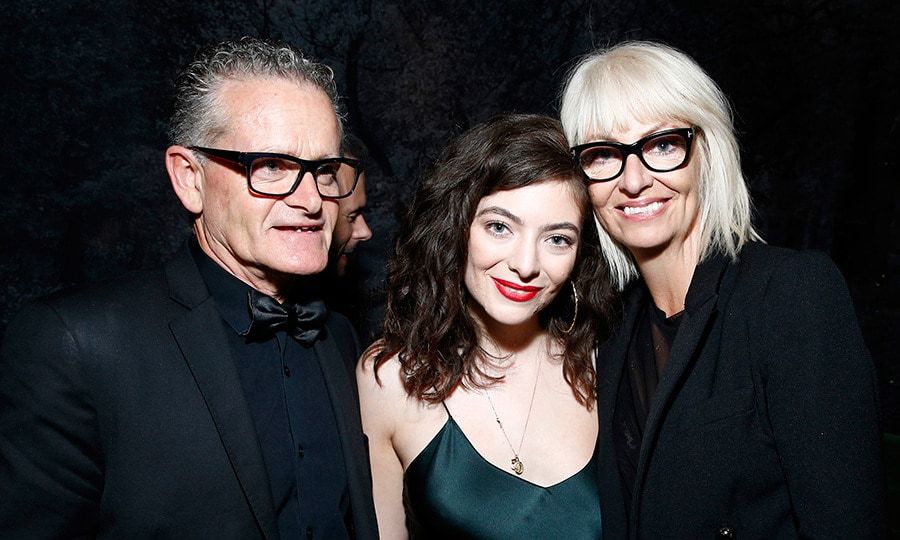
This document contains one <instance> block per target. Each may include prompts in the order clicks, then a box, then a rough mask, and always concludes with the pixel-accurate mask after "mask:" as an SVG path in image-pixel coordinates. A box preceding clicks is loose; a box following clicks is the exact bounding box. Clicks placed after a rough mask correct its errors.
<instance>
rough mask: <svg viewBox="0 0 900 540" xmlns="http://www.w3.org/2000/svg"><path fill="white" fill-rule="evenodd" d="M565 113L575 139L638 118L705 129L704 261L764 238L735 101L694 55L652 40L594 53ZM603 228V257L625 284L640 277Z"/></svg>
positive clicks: (571, 83)
mask: <svg viewBox="0 0 900 540" xmlns="http://www.w3.org/2000/svg"><path fill="white" fill-rule="evenodd" d="M560 116H561V120H562V124H563V128H564V130H565V132H566V137H567V138H568V141H569V145H570V146H575V145H578V144H582V143H585V142H590V141H596V140H603V139H607V138H609V136H610V134H611V133H613V132H614V131H621V130H626V129H628V127H629V125H630V124H632V123H637V122H640V123H652V122H659V121H674V122H678V123H683V124H686V125H687V126H696V127H698V128H700V130H699V136H698V137H697V139H696V140H695V148H694V154H693V157H692V158H691V159H700V191H699V193H700V245H701V252H700V261H702V260H704V259H705V258H706V257H707V256H708V255H709V254H711V253H716V252H721V253H725V254H727V255H728V256H729V257H731V259H732V260H733V259H736V258H737V255H738V252H740V250H741V247H743V245H744V243H745V242H748V241H750V240H762V239H761V238H760V236H759V234H757V232H756V231H755V230H754V229H753V225H752V224H751V222H750V214H751V210H752V209H751V202H750V193H749V191H748V190H747V184H746V182H745V180H744V175H743V173H742V172H741V158H740V152H739V150H738V144H737V139H736V138H735V135H734V126H733V122H732V115H731V107H730V106H729V105H728V100H727V98H726V97H725V95H724V94H723V93H722V90H721V89H720V88H719V86H718V85H717V84H716V83H715V82H714V81H713V80H712V79H711V78H710V77H709V75H707V74H706V72H705V71H703V69H702V68H701V67H700V66H699V65H697V63H696V62H695V61H694V60H693V59H691V58H690V57H689V56H688V55H686V54H684V53H683V52H681V51H679V50H677V49H674V48H672V47H669V46H666V45H662V44H659V43H652V42H646V41H629V42H624V43H620V44H618V45H615V46H613V47H611V48H609V49H605V50H600V51H596V52H593V53H591V54H588V55H587V56H585V57H584V58H582V59H581V60H580V61H579V62H578V64H577V65H576V66H575V68H574V69H573V70H572V71H571V74H570V75H569V77H568V81H567V82H566V85H565V87H564V89H563V94H562V107H561V110H560ZM623 142H630V141H623ZM613 181H614V182H615V181H616V180H613ZM597 227H598V229H599V232H600V241H601V244H602V246H603V256H604V257H605V258H606V260H607V262H608V263H609V267H610V274H611V277H612V279H613V282H614V284H615V286H616V288H618V289H619V290H621V289H623V288H624V287H625V286H626V285H627V284H628V283H629V282H630V281H631V280H632V279H634V278H636V277H638V270H637V267H636V266H635V263H634V259H633V258H632V256H631V255H630V253H629V252H628V250H627V249H626V248H625V247H624V246H622V245H621V244H619V243H618V242H616V241H615V240H613V239H612V238H611V237H610V236H609V234H607V233H606V231H604V230H603V227H602V226H600V223H599V222H597Z"/></svg>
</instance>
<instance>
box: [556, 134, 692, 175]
mask: <svg viewBox="0 0 900 540" xmlns="http://www.w3.org/2000/svg"><path fill="white" fill-rule="evenodd" d="M699 129H700V128H697V127H696V126H695V127H689V128H676V129H667V130H664V131H657V132H656V133H651V134H650V135H647V136H646V137H644V138H643V139H641V140H639V141H637V142H634V143H632V144H624V143H619V142H611V141H597V142H590V143H586V144H579V145H578V146H575V147H573V148H572V157H574V158H575V159H576V160H577V161H578V164H579V165H580V166H581V170H583V171H584V174H585V175H587V177H588V180H590V181H592V182H609V181H610V180H615V179H616V178H618V177H619V175H620V174H622V171H624V170H625V161H626V160H628V156H630V155H631V154H634V155H636V156H637V157H638V159H640V160H641V163H643V164H644V166H645V167H647V168H648V169H650V170H651V171H653V172H669V171H674V170H675V169H678V168H681V167H683V166H684V164H685V163H687V162H688V159H689V158H690V157H691V143H692V142H693V141H694V135H695V134H696V130H699Z"/></svg>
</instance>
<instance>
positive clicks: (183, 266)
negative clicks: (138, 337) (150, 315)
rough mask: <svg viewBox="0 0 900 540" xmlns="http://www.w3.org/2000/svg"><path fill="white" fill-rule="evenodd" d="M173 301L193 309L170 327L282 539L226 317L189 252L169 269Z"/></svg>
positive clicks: (267, 531)
mask: <svg viewBox="0 0 900 540" xmlns="http://www.w3.org/2000/svg"><path fill="white" fill-rule="evenodd" d="M166 274H167V277H168V280H169V287H170V294H171V296H172V299H173V300H175V301H176V302H179V303H181V304H182V305H184V306H185V307H187V308H188V309H189V311H188V312H187V313H185V314H184V315H183V316H181V317H178V318H175V319H173V320H172V321H171V322H170V323H169V328H170V329H171V331H172V335H173V336H174V338H175V341H176V342H177V343H178V346H179V348H180V349H181V352H182V354H183V355H184V359H185V361H186V362H187V364H188V368H189V369H190V371H191V374H192V375H193V376H194V380H195V381H196V383H197V387H198V388H199V389H200V393H201V394H202V395H203V399H204V400H205V401H206V405H207V407H208V409H209V413H210V415H211V416H212V419H213V422H214V423H215V426H216V429H217V430H218V432H219V436H220V437H221V440H222V445H223V446H224V447H225V451H226V453H227V454H228V459H229V460H230V461H231V466H232V468H233V470H234V473H235V475H236V476H237V479H238V482H239V483H240V485H241V488H242V489H243V492H244V496H245V497H246V498H247V502H248V503H249V505H250V508H251V509H252V511H253V515H254V517H255V518H256V522H257V525H258V526H259V529H260V531H261V532H262V534H263V536H264V537H265V538H267V539H277V538H278V530H277V528H276V527H275V523H276V519H275V510H274V508H275V507H274V503H273V501H272V493H271V490H270V489H269V478H268V473H267V472H266V467H265V463H264V462H263V458H262V452H261V451H260V449H259V441H258V439H257V436H256V429H255V428H254V425H253V420H252V418H251V417H250V411H249V409H248V407H247V403H246V401H245V399H244V393H243V389H242V387H241V384H240V379H239V376H238V373H237V368H236V367H235V363H234V359H233V357H232V354H231V350H230V349H229V346H228V342H227V336H226V335H225V331H224V329H223V327H222V324H221V322H220V321H221V316H220V315H219V312H218V311H217V310H216V307H215V304H214V302H213V300H212V298H211V297H210V296H209V292H208V291H207V289H206V285H205V283H204V282H203V279H202V278H201V277H200V273H199V271H198V270H197V267H196V264H195V263H194V261H193V259H192V258H191V255H190V253H189V252H188V250H187V249H183V250H182V251H181V252H180V253H179V255H178V256H177V257H176V258H175V259H174V260H173V261H172V262H171V263H170V264H169V265H168V266H167V268H166Z"/></svg>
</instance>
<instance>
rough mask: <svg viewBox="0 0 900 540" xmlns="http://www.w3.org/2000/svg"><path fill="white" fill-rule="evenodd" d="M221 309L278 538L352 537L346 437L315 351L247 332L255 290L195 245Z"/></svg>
mask: <svg viewBox="0 0 900 540" xmlns="http://www.w3.org/2000/svg"><path fill="white" fill-rule="evenodd" d="M191 253H192V255H193V257H194V259H195V260H196V262H197V266H198V267H199V269H200V273H201V275H202V276H203V280H204V281H205V282H206V285H207V287H208V288H209V291H210V294H211V295H212V297H213V299H214V300H215V302H216V305H217V306H218V309H219V312H220V313H221V314H222V319H223V323H224V325H225V328H226V335H227V336H228V340H229V344H230V345H231V347H232V349H233V350H234V352H235V359H236V364H237V366H236V367H237V371H238V375H239V377H240V381H241V386H242V387H243V390H244V396H245V398H246V400H247V405H248V407H249V409H250V415H251V417H252V418H253V423H254V426H255V427H256V432H257V436H258V438H259V444H260V449H261V451H262V455H263V460H264V461H265V464H266V470H267V472H268V477H269V486H270V488H271V491H272V498H273V500H274V503H275V512H276V515H277V520H278V531H279V534H280V536H281V538H285V539H289V538H301V537H302V538H313V537H318V538H329V539H331V538H347V537H348V533H347V525H346V523H347V521H348V520H349V508H350V502H349V493H348V485H347V473H346V469H345V467H344V462H343V459H342V457H341V442H340V437H339V434H338V428H337V423H336V421H335V417H334V412H333V410H332V407H331V401H330V398H329V395H328V391H327V388H326V386H325V380H324V376H323V374H322V371H321V369H320V368H319V362H318V359H317V357H316V352H315V349H314V348H313V347H312V346H309V347H307V346H304V345H301V344H299V343H298V342H297V341H295V340H294V339H292V338H290V337H288V336H287V335H286V334H285V332H284V331H279V332H277V333H276V334H275V336H274V337H273V338H269V339H266V340H263V341H253V340H249V339H247V338H245V337H244V335H243V334H244V333H245V332H246V330H247V329H248V328H249V326H250V322H251V319H250V312H249V304H248V294H249V292H250V287H249V286H247V285H246V284H245V283H243V282H242V281H240V280H239V279H237V278H235V277H234V276H232V275H231V274H229V273H228V272H226V271H225V270H224V269H222V268H221V267H220V266H219V265H218V264H216V263H215V262H213V261H212V260H211V259H209V257H207V256H206V255H205V254H204V253H203V252H202V251H201V250H200V248H199V246H197V245H196V243H192V249H191Z"/></svg>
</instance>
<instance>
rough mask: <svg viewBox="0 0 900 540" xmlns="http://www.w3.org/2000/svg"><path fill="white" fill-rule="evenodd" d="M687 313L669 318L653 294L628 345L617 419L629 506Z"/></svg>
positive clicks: (648, 295)
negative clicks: (655, 403)
mask: <svg viewBox="0 0 900 540" xmlns="http://www.w3.org/2000/svg"><path fill="white" fill-rule="evenodd" d="M683 313H684V311H679V312H678V313H676V314H674V315H672V316H671V317H666V314H665V313H664V312H663V311H662V310H660V309H659V308H658V307H656V304H654V303H653V298H652V297H651V296H650V294H649V293H648V294H646V301H645V302H644V303H643V305H642V306H641V311H640V313H639V314H638V319H637V324H636V325H635V327H634V332H633V335H632V338H631V343H630V344H629V346H628V357H627V363H626V365H625V370H624V371H623V373H622V380H621V381H620V382H619V392H618V399H619V404H618V406H617V407H616V412H615V419H614V422H615V425H616V430H615V431H614V437H615V438H616V441H615V442H616V447H617V449H618V452H617V453H616V458H617V459H618V461H619V469H620V470H621V472H622V483H623V485H624V486H625V490H626V492H625V495H626V497H625V501H626V507H627V506H628V503H629V501H630V500H631V494H632V488H633V486H634V479H635V475H636V472H637V463H638V458H639V454H640V450H641V441H642V440H643V437H644V426H645V425H646V423H647V415H648V414H649V412H650V406H651V404H652V400H653V396H654V394H655V393H656V387H657V384H658V383H659V380H660V379H661V378H662V376H663V371H664V369H665V366H666V360H668V358H669V350H670V349H671V348H672V342H673V341H675V335H676V334H677V333H678V326H679V323H680V322H681V316H682V314H683Z"/></svg>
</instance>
